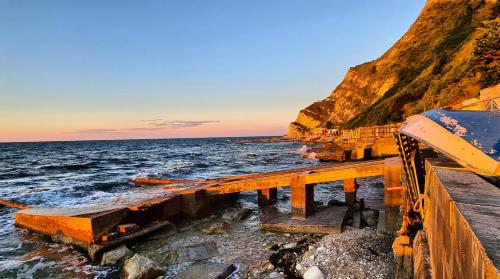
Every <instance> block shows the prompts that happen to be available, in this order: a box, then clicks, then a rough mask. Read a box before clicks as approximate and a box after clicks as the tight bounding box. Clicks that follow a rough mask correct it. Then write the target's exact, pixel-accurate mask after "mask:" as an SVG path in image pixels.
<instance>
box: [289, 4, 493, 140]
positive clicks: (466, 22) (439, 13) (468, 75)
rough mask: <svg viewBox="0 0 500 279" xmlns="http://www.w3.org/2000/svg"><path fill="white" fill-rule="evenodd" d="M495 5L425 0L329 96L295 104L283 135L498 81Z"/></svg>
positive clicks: (437, 103)
mask: <svg viewBox="0 0 500 279" xmlns="http://www.w3.org/2000/svg"><path fill="white" fill-rule="evenodd" d="M499 6H500V5H499V3H498V1H481V0H453V1H452V0H428V1H427V3H426V4H425V6H424V8H423V10H422V11H421V13H420V15H419V16H418V18H417V19H416V21H415V22H414V23H413V24H412V25H411V27H410V28H409V29H408V31H407V32H406V33H405V34H404V35H403V36H402V37H401V38H400V39H399V40H398V41H397V42H396V43H395V44H394V45H393V46H392V47H391V48H390V49H389V50H387V51H386V52H385V53H384V54H383V55H382V56H381V57H379V58H377V59H376V60H373V61H370V62H368V63H364V64H361V65H358V66H355V67H352V68H350V69H349V71H348V72H347V74H346V76H345V78H344V80H343V81H342V82H341V83H340V84H339V85H338V86H337V87H336V88H335V89H334V90H333V91H332V92H331V94H330V96H328V97H327V98H325V99H324V100H322V101H319V102H315V103H313V104H311V105H309V106H308V107H306V108H305V109H303V110H301V111H300V112H299V114H298V116H297V119H296V120H295V121H294V122H293V123H291V124H290V127H289V134H288V135H289V137H292V138H293V137H296V136H297V135H300V134H301V133H303V132H304V131H307V130H308V129H312V128H317V127H326V126H329V125H340V126H343V127H347V128H353V127H359V126H368V125H381V124H386V123H391V122H399V121H402V120H404V118H405V117H406V116H408V115H412V114H415V113H420V112H422V111H424V110H428V109H431V108H435V107H443V106H447V105H450V104H455V103H457V102H461V101H463V100H465V99H468V98H472V97H475V96H477V95H478V94H479V90H480V89H481V88H486V87H489V86H493V85H495V84H498V83H499V82H500V80H499V79H500V78H499V73H500V65H499V61H500V60H499V52H498V49H499V46H498V42H499V39H498V37H499V36H500V35H499V34H498V33H499V31H498V30H499V27H500V19H496V18H495V15H496V14H498V11H499V10H500V8H499ZM491 34H494V35H491Z"/></svg>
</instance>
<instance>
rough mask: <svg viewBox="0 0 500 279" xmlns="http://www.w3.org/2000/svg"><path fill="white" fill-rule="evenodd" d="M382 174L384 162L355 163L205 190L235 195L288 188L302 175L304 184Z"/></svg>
mask: <svg viewBox="0 0 500 279" xmlns="http://www.w3.org/2000/svg"><path fill="white" fill-rule="evenodd" d="M383 172H384V160H375V161H369V162H359V163H358V162H357V163H349V164H337V165H327V166H320V167H316V168H300V169H294V170H287V171H280V172H273V173H266V174H262V175H252V176H249V178H247V179H239V180H237V181H231V182H222V183H219V184H217V185H214V186H211V187H207V188H205V191H207V192H208V193H209V194H221V193H236V192H245V191H255V190H262V189H268V188H277V187H287V186H290V181H291V178H292V177H294V176H297V175H301V174H304V175H305V177H306V184H316V183H325V182H331V181H336V180H343V179H350V178H360V177H370V176H379V175H382V174H383Z"/></svg>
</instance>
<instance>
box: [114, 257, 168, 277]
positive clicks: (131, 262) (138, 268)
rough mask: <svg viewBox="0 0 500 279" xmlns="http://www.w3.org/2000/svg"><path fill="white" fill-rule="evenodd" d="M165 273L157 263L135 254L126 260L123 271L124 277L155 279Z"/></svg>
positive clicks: (122, 275)
mask: <svg viewBox="0 0 500 279" xmlns="http://www.w3.org/2000/svg"><path fill="white" fill-rule="evenodd" d="M164 273H165V271H164V270H163V268H161V267H160V266H159V265H158V264H157V263H155V262H153V261H152V260H150V259H148V258H146V257H144V256H142V255H139V254H135V255H134V256H133V257H132V258H130V259H127V260H125V263H124V264H123V269H122V272H121V278H123V279H153V278H157V277H158V276H162V275H163V274H164Z"/></svg>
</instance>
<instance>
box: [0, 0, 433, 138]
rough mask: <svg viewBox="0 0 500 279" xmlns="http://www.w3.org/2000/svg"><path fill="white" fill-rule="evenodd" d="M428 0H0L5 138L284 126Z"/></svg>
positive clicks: (213, 132) (228, 132)
mask: <svg viewBox="0 0 500 279" xmlns="http://www.w3.org/2000/svg"><path fill="white" fill-rule="evenodd" d="M424 4H425V1H424V0H405V1H401V0H385V1H373V0H358V1H351V0H337V1H332V0H325V1H322V0H318V1H307V0H262V1H260V0H255V1H243V0H241V1H239V0H213V1H206V0H199V1H191V0H179V1H168V0H162V1H154V0H153V1H123V0H120V1H97V0H96V1H94V0H85V1H72V0H61V1H52V0H45V1H38V0H32V1H26V0H9V1H6V0H0V34H1V35H0V142H10V141H49V140H87V139H133V138H172V137H181V138H183V137H220V136H258V135H283V134H286V131H287V126H288V124H289V123H290V122H292V121H294V119H295V117H296V116H297V113H298V111H299V110H300V109H302V108H304V107H306V106H307V105H309V104H311V103H312V102H314V101H318V100H321V99H323V98H325V97H327V96H328V95H329V94H330V92H331V90H332V89H333V88H334V87H335V86H336V85H337V84H338V83H339V82H340V81H341V80H342V79H343V77H344V75H345V73H346V72H347V70H348V68H349V67H351V66H354V65H357V64H361V63H364V62H367V61H370V60H373V59H375V58H377V57H379V56H380V55H382V54H383V53H384V51H386V50H387V49H388V48H389V47H390V46H391V45H392V44H394V42H396V41H397V40H398V39H399V38H400V37H401V36H402V35H403V34H404V32H405V31H406V30H407V29H408V27H409V26H410V25H411V24H412V23H413V21H414V20H415V19H416V17H417V16H418V13H419V12H420V11H421V9H422V8H423V6H424Z"/></svg>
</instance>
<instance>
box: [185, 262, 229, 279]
mask: <svg viewBox="0 0 500 279" xmlns="http://www.w3.org/2000/svg"><path fill="white" fill-rule="evenodd" d="M235 271H236V267H235V266H234V265H232V264H220V263H200V264H193V265H191V266H189V267H188V268H187V269H186V270H184V271H183V272H181V273H180V274H179V275H178V276H177V277H176V278H177V279H193V278H196V279H223V278H227V277H229V276H230V275H231V274H232V273H233V272H235Z"/></svg>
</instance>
